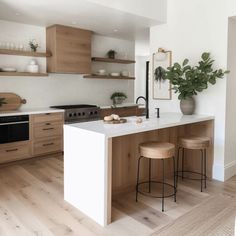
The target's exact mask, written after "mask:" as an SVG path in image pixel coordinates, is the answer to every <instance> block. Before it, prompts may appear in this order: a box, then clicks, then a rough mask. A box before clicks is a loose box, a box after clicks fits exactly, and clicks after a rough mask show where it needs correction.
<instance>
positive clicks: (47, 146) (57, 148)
mask: <svg viewBox="0 0 236 236" xmlns="http://www.w3.org/2000/svg"><path fill="white" fill-rule="evenodd" d="M62 146H63V143H62V139H61V138H58V139H47V140H43V141H37V142H34V144H33V155H34V156H37V155H44V154H49V153H54V152H62V150H63V148H62Z"/></svg>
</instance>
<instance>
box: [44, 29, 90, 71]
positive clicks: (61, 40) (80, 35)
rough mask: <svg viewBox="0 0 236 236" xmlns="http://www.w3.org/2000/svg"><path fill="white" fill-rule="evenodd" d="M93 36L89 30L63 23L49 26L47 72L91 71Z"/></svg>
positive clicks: (47, 34) (47, 33) (47, 31)
mask: <svg viewBox="0 0 236 236" xmlns="http://www.w3.org/2000/svg"><path fill="white" fill-rule="evenodd" d="M91 36H92V32H91V31H89V30H84V29H79V28H74V27H68V26H63V25H53V26H49V27H48V28H47V30H46V41H47V51H48V52H51V53H52V56H51V57H48V58H47V72H52V73H74V74H90V73H91Z"/></svg>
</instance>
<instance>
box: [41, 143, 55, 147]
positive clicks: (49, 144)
mask: <svg viewBox="0 0 236 236" xmlns="http://www.w3.org/2000/svg"><path fill="white" fill-rule="evenodd" d="M52 145H54V143H45V144H43V146H44V147H46V146H52Z"/></svg>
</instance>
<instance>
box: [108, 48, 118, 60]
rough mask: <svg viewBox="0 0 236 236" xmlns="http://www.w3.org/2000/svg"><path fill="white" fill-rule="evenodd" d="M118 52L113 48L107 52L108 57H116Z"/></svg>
mask: <svg viewBox="0 0 236 236" xmlns="http://www.w3.org/2000/svg"><path fill="white" fill-rule="evenodd" d="M116 54H117V52H116V51H115V50H112V49H111V50H109V51H108V52H107V56H108V58H111V59H115V56H116Z"/></svg>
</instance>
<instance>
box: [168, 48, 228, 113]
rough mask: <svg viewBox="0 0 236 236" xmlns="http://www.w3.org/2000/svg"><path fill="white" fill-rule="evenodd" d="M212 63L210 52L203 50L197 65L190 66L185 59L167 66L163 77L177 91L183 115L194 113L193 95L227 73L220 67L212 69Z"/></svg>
mask: <svg viewBox="0 0 236 236" xmlns="http://www.w3.org/2000/svg"><path fill="white" fill-rule="evenodd" d="M213 63H214V60H212V58H211V56H210V53H207V52H204V53H203V54H202V56H201V60H200V61H199V62H198V65H197V66H190V65H189V60H188V59H185V60H184V61H183V63H182V64H179V63H174V65H173V66H170V67H168V68H167V70H166V72H165V78H166V79H168V80H170V83H171V84H172V89H173V90H174V91H175V93H179V96H178V99H179V100H180V109H181V111H182V113H183V114H184V115H192V114H193V113H194V110H195V100H194V96H195V95H197V94H198V93H200V92H202V91H203V90H205V89H207V88H208V85H209V84H212V85H214V84H215V83H216V81H217V79H222V78H224V76H225V74H227V73H229V71H224V70H222V69H213Z"/></svg>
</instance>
